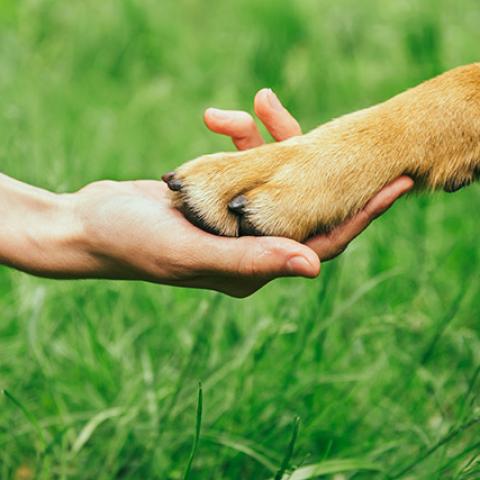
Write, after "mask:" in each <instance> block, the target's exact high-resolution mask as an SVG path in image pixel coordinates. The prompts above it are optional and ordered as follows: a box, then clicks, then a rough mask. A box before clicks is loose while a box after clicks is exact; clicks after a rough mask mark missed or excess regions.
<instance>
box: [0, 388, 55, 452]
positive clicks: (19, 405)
mask: <svg viewBox="0 0 480 480" xmlns="http://www.w3.org/2000/svg"><path fill="white" fill-rule="evenodd" d="M2 393H3V394H4V395H5V396H6V397H7V398H8V399H9V400H10V401H11V402H12V403H13V404H14V405H15V406H16V407H17V408H18V409H19V410H20V411H21V412H22V413H23V415H24V416H25V418H26V419H27V420H28V421H29V423H30V424H31V425H32V427H33V428H34V430H35V431H36V432H37V434H38V439H39V440H40V449H41V451H43V450H44V449H45V446H46V444H47V439H46V437H45V432H44V431H43V429H42V427H41V426H40V424H39V423H38V421H37V419H36V418H35V416H34V415H33V413H32V412H31V411H30V410H29V409H28V408H27V407H26V406H25V405H24V404H23V403H22V402H20V400H18V399H17V398H15V397H14V396H13V395H12V394H11V393H10V392H9V391H7V390H2Z"/></svg>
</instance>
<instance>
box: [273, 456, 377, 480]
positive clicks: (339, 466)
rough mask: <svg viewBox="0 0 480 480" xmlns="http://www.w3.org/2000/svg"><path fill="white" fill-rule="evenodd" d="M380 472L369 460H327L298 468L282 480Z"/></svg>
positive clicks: (306, 479)
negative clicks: (345, 473)
mask: <svg viewBox="0 0 480 480" xmlns="http://www.w3.org/2000/svg"><path fill="white" fill-rule="evenodd" d="M360 471H363V472H366V471H368V472H375V471H376V472H380V471H382V468H381V467H380V466H379V465H377V464H375V463H373V462H369V461H368V460H357V459H345V460H325V461H323V462H319V463H314V464H311V465H305V466H304V467H301V468H298V469H297V470H295V471H294V472H293V473H292V474H291V475H289V476H286V475H284V476H283V477H281V480H287V479H288V480H309V479H313V478H318V477H319V476H321V475H333V474H335V473H344V472H360ZM275 478H276V477H275Z"/></svg>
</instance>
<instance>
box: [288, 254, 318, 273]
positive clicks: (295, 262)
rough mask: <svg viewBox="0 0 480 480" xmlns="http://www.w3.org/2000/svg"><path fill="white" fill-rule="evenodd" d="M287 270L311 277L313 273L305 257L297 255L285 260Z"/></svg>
mask: <svg viewBox="0 0 480 480" xmlns="http://www.w3.org/2000/svg"><path fill="white" fill-rule="evenodd" d="M287 271H288V272H289V273H291V274H292V275H302V276H305V277H311V276H312V275H313V268H312V265H311V264H310V262H309V261H308V260H307V259H306V258H305V257H301V256H299V255H297V256H296V257H292V258H290V260H288V261H287Z"/></svg>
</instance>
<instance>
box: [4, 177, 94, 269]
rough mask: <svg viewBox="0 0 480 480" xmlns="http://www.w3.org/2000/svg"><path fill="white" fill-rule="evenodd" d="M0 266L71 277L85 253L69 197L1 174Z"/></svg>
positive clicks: (78, 225) (79, 227)
mask: <svg viewBox="0 0 480 480" xmlns="http://www.w3.org/2000/svg"><path fill="white" fill-rule="evenodd" d="M0 216H1V219H2V226H1V228H0V263H2V264H5V265H9V266H12V267H15V268H18V269H20V270H24V271H27V272H30V273H35V274H38V275H45V276H54V277H62V276H71V274H72V273H73V271H75V270H78V268H79V265H78V263H79V262H80V263H81V260H82V257H85V253H84V251H83V249H82V248H80V247H81V242H82V239H81V235H80V233H81V225H80V224H79V223H78V222H77V221H76V220H75V217H74V215H73V214H72V208H71V207H70V199H69V196H68V195H58V194H54V193H51V192H48V191H46V190H42V189H40V188H36V187H32V186H30V185H27V184H25V183H22V182H19V181H17V180H14V179H12V178H10V177H7V176H6V175H3V174H0Z"/></svg>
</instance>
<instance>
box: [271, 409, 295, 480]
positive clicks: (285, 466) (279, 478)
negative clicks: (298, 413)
mask: <svg viewBox="0 0 480 480" xmlns="http://www.w3.org/2000/svg"><path fill="white" fill-rule="evenodd" d="M299 425H300V417H295V420H294V421H293V429H292V436H291V437H290V442H289V444H288V448H287V451H286V452H285V457H284V459H283V462H282V466H281V467H280V470H278V472H277V474H276V475H275V480H282V478H283V474H284V473H285V472H286V471H287V470H288V468H289V465H290V460H291V458H292V457H293V451H294V449H295V443H296V442H297V436H298V427H299Z"/></svg>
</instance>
